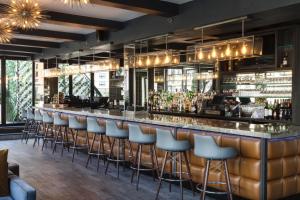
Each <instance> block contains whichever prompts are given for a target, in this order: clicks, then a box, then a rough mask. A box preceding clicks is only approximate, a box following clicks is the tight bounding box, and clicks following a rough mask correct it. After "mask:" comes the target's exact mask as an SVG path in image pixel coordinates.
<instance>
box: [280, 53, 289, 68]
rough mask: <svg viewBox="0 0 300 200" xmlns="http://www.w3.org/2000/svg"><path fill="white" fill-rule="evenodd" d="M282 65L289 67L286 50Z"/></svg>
mask: <svg viewBox="0 0 300 200" xmlns="http://www.w3.org/2000/svg"><path fill="white" fill-rule="evenodd" d="M281 67H288V55H287V53H286V52H285V54H284V56H283V59H282V64H281Z"/></svg>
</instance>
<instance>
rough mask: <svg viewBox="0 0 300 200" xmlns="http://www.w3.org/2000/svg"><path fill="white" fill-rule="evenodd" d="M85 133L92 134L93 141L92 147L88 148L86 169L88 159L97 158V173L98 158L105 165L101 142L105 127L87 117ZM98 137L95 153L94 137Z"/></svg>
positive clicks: (87, 162) (94, 119)
mask: <svg viewBox="0 0 300 200" xmlns="http://www.w3.org/2000/svg"><path fill="white" fill-rule="evenodd" d="M87 132H88V133H93V134H94V136H93V140H92V145H91V146H90V149H89V152H88V159H87V161H86V167H88V165H89V162H90V159H91V157H92V156H97V158H98V164H97V171H99V161H100V157H103V160H104V164H105V159H104V158H105V156H106V155H105V152H104V142H103V136H104V135H105V127H103V126H101V125H100V124H99V123H98V122H97V118H95V117H88V118H87ZM97 136H99V137H98V147H97V151H94V143H95V140H96V137H97Z"/></svg>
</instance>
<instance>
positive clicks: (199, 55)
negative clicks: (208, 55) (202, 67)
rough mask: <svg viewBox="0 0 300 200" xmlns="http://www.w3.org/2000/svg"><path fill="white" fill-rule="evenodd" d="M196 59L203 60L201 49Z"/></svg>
mask: <svg viewBox="0 0 300 200" xmlns="http://www.w3.org/2000/svg"><path fill="white" fill-rule="evenodd" d="M198 59H199V60H202V59H203V51H202V48H201V49H200V51H199V53H198Z"/></svg>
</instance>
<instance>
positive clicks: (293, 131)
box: [35, 105, 300, 199]
mask: <svg viewBox="0 0 300 200" xmlns="http://www.w3.org/2000/svg"><path fill="white" fill-rule="evenodd" d="M35 109H40V110H43V111H46V112H49V113H53V112H60V113H62V115H65V116H66V117H67V115H70V114H71V115H77V116H79V117H81V116H82V117H86V116H93V117H97V118H99V122H100V123H103V124H105V120H106V119H111V120H116V121H118V122H121V126H122V127H123V128H127V127H128V124H129V123H138V124H140V126H141V128H142V130H143V131H144V132H145V133H152V134H155V130H156V128H157V127H160V128H167V129H172V130H173V131H174V135H175V136H176V137H177V138H178V139H188V140H190V142H191V143H192V144H193V142H194V137H193V135H194V134H204V135H211V136H213V137H214V138H215V140H216V142H217V143H218V144H219V145H220V146H225V147H234V148H236V149H237V150H238V152H239V156H238V157H237V158H235V159H232V160H229V162H228V164H229V173H230V179H231V183H232V188H233V193H234V194H235V195H236V196H238V197H242V198H246V199H279V198H285V197H289V196H292V195H297V194H300V135H299V132H300V131H299V130H300V129H299V128H298V127H294V126H292V125H288V124H280V123H277V124H249V123H246V122H234V121H226V120H216V119H205V118H191V117H178V116H170V115H160V114H148V113H146V112H137V113H133V112H128V111H126V112H119V111H113V110H92V109H88V108H84V109H81V108H69V107H61V108H56V107H54V106H52V105H45V106H43V107H35ZM134 148H136V147H135V146H134ZM162 156H163V152H161V151H160V150H158V157H159V160H161V159H162ZM143 157H145V159H144V160H146V162H148V161H149V160H150V156H149V151H147V150H143ZM128 159H129V158H128ZM147 160H148V161H147ZM189 160H190V165H191V171H192V177H193V181H194V182H195V183H201V182H202V177H203V176H202V175H203V173H204V164H205V162H204V159H202V158H198V157H196V156H195V155H194V153H193V151H191V152H190V153H189ZM146 162H145V163H144V165H147V164H146ZM212 168H213V169H211V171H210V181H212V180H214V181H215V180H216V179H217V180H223V174H222V173H221V171H220V170H219V169H218V163H217V162H216V163H215V164H213V167H212ZM211 187H215V188H217V189H219V190H225V188H224V187H222V186H213V185H212V186H211Z"/></svg>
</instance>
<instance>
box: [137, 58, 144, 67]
mask: <svg viewBox="0 0 300 200" xmlns="http://www.w3.org/2000/svg"><path fill="white" fill-rule="evenodd" d="M142 65H143V62H142V58H141V57H139V60H138V66H142Z"/></svg>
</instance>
